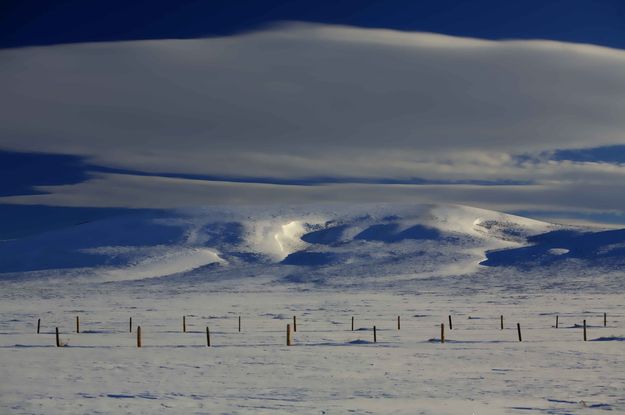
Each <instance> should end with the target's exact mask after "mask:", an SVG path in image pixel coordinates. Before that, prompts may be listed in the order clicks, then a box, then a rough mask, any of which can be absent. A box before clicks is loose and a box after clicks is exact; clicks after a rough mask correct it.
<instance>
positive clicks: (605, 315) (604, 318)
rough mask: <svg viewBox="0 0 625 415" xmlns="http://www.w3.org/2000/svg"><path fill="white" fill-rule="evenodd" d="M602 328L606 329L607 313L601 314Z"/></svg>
mask: <svg viewBox="0 0 625 415" xmlns="http://www.w3.org/2000/svg"><path fill="white" fill-rule="evenodd" d="M603 327H608V313H603Z"/></svg>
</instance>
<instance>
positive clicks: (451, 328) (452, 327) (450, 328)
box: [449, 315, 454, 330]
mask: <svg viewBox="0 0 625 415" xmlns="http://www.w3.org/2000/svg"><path fill="white" fill-rule="evenodd" d="M453 329H454V326H452V325H451V315H450V316H449V330H453Z"/></svg>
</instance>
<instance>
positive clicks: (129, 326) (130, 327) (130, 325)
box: [128, 317, 132, 333]
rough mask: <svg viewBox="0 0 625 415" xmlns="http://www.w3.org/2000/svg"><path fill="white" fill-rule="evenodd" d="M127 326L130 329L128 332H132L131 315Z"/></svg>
mask: <svg viewBox="0 0 625 415" xmlns="http://www.w3.org/2000/svg"><path fill="white" fill-rule="evenodd" d="M128 328H129V329H130V331H129V333H132V317H130V322H129V323H128Z"/></svg>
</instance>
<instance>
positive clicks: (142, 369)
mask: <svg viewBox="0 0 625 415" xmlns="http://www.w3.org/2000/svg"><path fill="white" fill-rule="evenodd" d="M624 241H625V238H623V236H622V235H621V232H619V231H597V230H593V231H590V230H587V229H581V228H575V229H573V228H570V227H564V226H561V225H553V224H548V223H544V222H539V221H534V220H531V219H527V218H520V217H516V216H512V215H505V214H501V213H498V212H490V211H486V210H482V209H475V208H469V207H464V206H403V205H376V206H359V207H353V206H352V207H345V206H329V207H328V206H324V207H307V208H301V207H299V208H272V209H263V211H262V213H260V214H259V213H257V212H256V210H255V209H251V208H250V209H238V210H236V209H224V210H214V209H192V210H186V211H175V212H167V213H161V214H154V215H152V214H150V215H143V216H142V215H129V216H124V217H116V218H109V219H104V220H99V221H95V222H92V223H86V224H81V225H77V226H74V227H71V228H67V229H62V230H55V231H51V232H47V233H45V234H40V235H34V236H29V237H25V238H21V239H16V240H11V241H2V242H0V271H1V272H2V273H0V362H1V363H2V364H1V369H0V370H1V379H2V380H1V381H0V413H11V414H66V413H72V414H73V413H77V414H96V413H103V414H126V413H127V414H136V413H146V414H152V413H194V414H259V413H261V414H264V413H267V414H269V413H271V414H276V413H277V414H292V413H301V414H343V413H358V414H360V413H372V414H378V413H384V414H534V413H536V414H586V413H588V414H592V413H604V412H606V411H607V412H610V413H625V311H624V306H625V296H624V294H625V279H624V272H623V270H624V269H625V268H624V267H623V261H625V259H624V255H623V253H622V252H621V250H622V249H623V248H622V247H623V246H625V245H623V242H624ZM603 313H607V321H606V323H607V324H606V327H604V320H603V315H604V314H603ZM450 315H451V316H452V320H453V329H451V330H450V329H449V320H448V318H449V317H448V316H450ZM501 315H503V316H504V329H503V330H502V329H501V328H500V316H501ZM76 316H79V317H80V329H81V330H80V331H81V332H80V333H76V332H75V331H76V330H75V318H76ZM183 316H186V317H185V319H186V324H187V331H186V333H183V332H182V318H183ZM239 316H240V317H241V331H240V332H239V330H238V319H239ZM293 316H297V332H295V333H293V345H292V346H290V347H287V346H286V343H285V342H286V325H287V324H291V325H292V324H293V321H292V318H293ZM397 316H401V329H400V330H398V327H397ZM556 316H558V321H559V327H558V328H555V327H554V326H555V319H556ZM131 317H132V319H133V330H132V332H130V330H129V318H131ZM352 317H354V321H355V327H354V330H353V331H352V330H351V318H352ZM37 319H41V333H40V334H36V330H37V327H36V326H37ZM584 320H586V321H587V329H588V340H589V341H583V329H582V322H583V321H584ZM441 323H444V324H445V330H446V332H445V337H446V342H445V343H444V344H442V343H441V342H440V325H441ZM517 323H519V324H520V325H521V328H522V340H523V341H522V342H519V341H518V337H517V326H516V324H517ZM374 325H375V326H376V329H377V330H376V332H377V343H374V342H373V330H372V329H373V326H374ZM137 326H141V329H142V343H143V344H142V347H141V348H137V347H136V327H137ZM55 327H58V328H59V330H60V333H61V334H60V338H61V341H62V343H64V344H65V343H66V344H67V346H66V347H58V348H57V347H56V346H55V335H54V329H55ZM206 327H209V329H210V332H211V347H207V345H206V332H205V330H206Z"/></svg>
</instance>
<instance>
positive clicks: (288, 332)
mask: <svg viewBox="0 0 625 415" xmlns="http://www.w3.org/2000/svg"><path fill="white" fill-rule="evenodd" d="M286 345H287V346H290V345H291V325H290V324H287V325H286Z"/></svg>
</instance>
